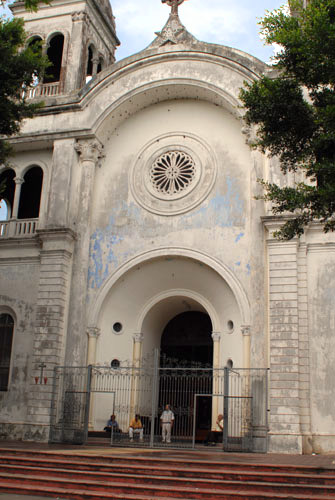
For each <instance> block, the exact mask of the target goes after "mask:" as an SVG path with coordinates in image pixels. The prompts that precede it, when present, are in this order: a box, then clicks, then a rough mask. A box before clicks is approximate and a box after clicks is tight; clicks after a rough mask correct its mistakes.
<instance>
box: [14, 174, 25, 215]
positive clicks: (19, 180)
mask: <svg viewBox="0 0 335 500" xmlns="http://www.w3.org/2000/svg"><path fill="white" fill-rule="evenodd" d="M14 182H15V194H14V203H13V210H12V217H11V218H12V219H17V216H18V214H19V204H20V197H21V187H22V184H23V183H24V179H22V178H21V177H14Z"/></svg>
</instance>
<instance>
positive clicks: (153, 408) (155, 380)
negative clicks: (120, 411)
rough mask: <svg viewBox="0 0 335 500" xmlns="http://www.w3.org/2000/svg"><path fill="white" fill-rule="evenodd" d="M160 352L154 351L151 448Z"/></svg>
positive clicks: (153, 439)
mask: <svg viewBox="0 0 335 500" xmlns="http://www.w3.org/2000/svg"><path fill="white" fill-rule="evenodd" d="M159 354H160V353H159V350H158V349H155V351H154V373H153V380H152V400H151V429H150V447H151V448H153V447H154V441H155V418H156V406H157V394H158V384H159Z"/></svg>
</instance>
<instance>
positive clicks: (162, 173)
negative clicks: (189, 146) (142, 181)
mask: <svg viewBox="0 0 335 500" xmlns="http://www.w3.org/2000/svg"><path fill="white" fill-rule="evenodd" d="M195 169H196V166H195V162H194V161H193V159H192V158H191V156H190V155H188V154H187V153H185V152H183V151H168V152H167V153H164V154H162V155H160V156H159V157H158V158H157V159H156V161H155V162H154V164H153V165H152V167H151V169H150V179H151V182H152V185H153V187H154V189H155V190H156V191H157V192H158V193H161V194H163V195H166V196H173V195H175V194H179V193H181V192H182V191H185V190H186V189H187V188H188V187H189V186H190V185H191V184H192V182H193V181H194V179H195Z"/></svg>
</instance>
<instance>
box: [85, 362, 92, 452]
mask: <svg viewBox="0 0 335 500" xmlns="http://www.w3.org/2000/svg"><path fill="white" fill-rule="evenodd" d="M91 380H92V365H89V366H88V367H87V383H86V398H85V416H84V443H86V442H87V439H88V421H89V416H90V402H91Z"/></svg>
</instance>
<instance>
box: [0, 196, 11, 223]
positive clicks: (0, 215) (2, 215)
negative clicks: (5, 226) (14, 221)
mask: <svg viewBox="0 0 335 500" xmlns="http://www.w3.org/2000/svg"><path fill="white" fill-rule="evenodd" d="M9 213H10V207H9V203H8V201H7V200H0V222H1V221H4V220H8V219H9Z"/></svg>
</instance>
